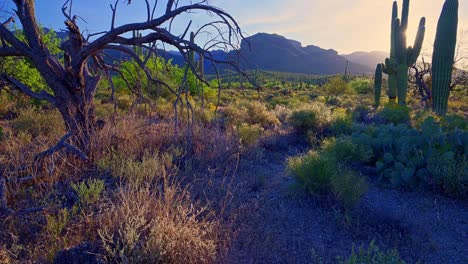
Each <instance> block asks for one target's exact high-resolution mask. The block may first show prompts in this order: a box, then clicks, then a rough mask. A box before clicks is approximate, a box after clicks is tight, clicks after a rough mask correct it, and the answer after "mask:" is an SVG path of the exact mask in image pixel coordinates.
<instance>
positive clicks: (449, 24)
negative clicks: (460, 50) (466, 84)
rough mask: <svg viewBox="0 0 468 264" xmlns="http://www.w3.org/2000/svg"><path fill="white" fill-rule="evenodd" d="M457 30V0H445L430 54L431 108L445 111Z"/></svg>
mask: <svg viewBox="0 0 468 264" xmlns="http://www.w3.org/2000/svg"><path fill="white" fill-rule="evenodd" d="M457 30H458V0H447V1H445V4H444V7H443V9H442V14H441V15H440V18H439V22H438V24H437V33H436V38H435V42H434V52H433V54H432V110H433V111H434V112H435V113H436V114H437V115H445V114H446V113H447V107H448V98H449V94H450V83H451V81H452V69H453V63H454V59H455V47H456V44H457Z"/></svg>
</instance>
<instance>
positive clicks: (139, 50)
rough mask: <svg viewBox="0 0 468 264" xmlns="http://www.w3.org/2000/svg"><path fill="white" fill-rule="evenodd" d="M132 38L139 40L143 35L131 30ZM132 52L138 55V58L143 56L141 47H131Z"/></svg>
mask: <svg viewBox="0 0 468 264" xmlns="http://www.w3.org/2000/svg"><path fill="white" fill-rule="evenodd" d="M132 37H133V38H141V37H143V34H141V33H140V32H139V31H138V30H133V31H132ZM133 51H134V52H135V53H136V55H138V57H142V56H143V49H142V47H141V46H136V45H135V46H133Z"/></svg>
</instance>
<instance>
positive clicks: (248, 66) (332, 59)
mask: <svg viewBox="0 0 468 264" xmlns="http://www.w3.org/2000/svg"><path fill="white" fill-rule="evenodd" d="M45 30H46V32H48V31H49V30H51V29H45ZM57 35H58V37H59V38H61V39H62V40H65V39H66V37H67V35H66V33H64V32H57ZM107 53H108V54H109V55H111V56H110V57H111V58H114V59H117V60H122V59H123V60H126V59H129V56H128V55H127V54H124V53H122V52H119V51H115V50H108V51H107ZM211 53H212V55H213V57H214V58H215V59H217V60H226V59H227V58H229V59H230V60H231V59H233V60H235V61H239V65H240V66H241V69H242V70H255V69H260V70H265V71H275V72H286V73H303V74H315V75H329V74H342V73H343V72H344V70H345V67H346V61H347V60H349V61H350V63H349V69H350V71H351V73H352V74H362V73H372V72H373V71H374V68H375V64H377V62H375V63H369V61H368V60H365V59H362V58H368V57H373V56H370V55H369V56H367V55H366V54H365V53H360V52H357V53H353V54H350V55H346V56H350V57H349V58H347V57H344V56H340V55H339V54H338V52H337V51H336V50H333V49H323V48H320V47H317V46H314V45H309V46H305V47H303V46H302V44H301V43H300V42H298V41H296V40H291V39H287V38H285V37H283V36H280V35H277V34H267V33H258V34H255V35H253V36H251V37H248V38H246V39H244V40H242V42H241V48H240V50H239V51H231V52H228V53H226V52H224V51H221V50H215V51H212V52H211ZM359 54H362V55H359ZM370 54H374V53H370ZM159 55H160V56H162V57H163V58H165V59H167V60H170V59H172V62H173V63H174V64H177V65H183V63H184V60H183V58H182V56H181V55H180V53H179V52H177V51H171V50H169V51H163V50H159ZM107 59H110V58H107ZM381 61H383V60H381ZM219 68H220V70H223V69H226V66H221V65H220V66H219ZM205 71H206V72H207V73H208V74H214V73H215V71H214V69H213V66H212V65H211V63H210V62H208V61H205Z"/></svg>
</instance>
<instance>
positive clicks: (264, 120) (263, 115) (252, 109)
mask: <svg viewBox="0 0 468 264" xmlns="http://www.w3.org/2000/svg"><path fill="white" fill-rule="evenodd" d="M245 108H246V109H247V121H248V123H249V124H252V125H254V124H259V125H260V126H262V127H263V128H270V127H274V126H276V125H279V124H280V122H279V120H278V118H276V116H275V115H274V114H273V113H271V112H270V111H268V110H267V108H266V105H265V104H264V103H260V102H257V101H253V102H250V103H248V104H246V105H245Z"/></svg>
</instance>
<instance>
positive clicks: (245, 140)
mask: <svg viewBox="0 0 468 264" xmlns="http://www.w3.org/2000/svg"><path fill="white" fill-rule="evenodd" d="M264 130H265V129H263V127H261V126H260V125H258V124H255V125H249V124H246V123H243V124H240V125H239V126H238V127H237V129H236V131H237V135H238V136H239V139H240V141H241V144H244V145H246V146H249V145H252V144H254V143H255V142H256V141H257V140H258V139H259V138H260V137H261V136H262V133H263V131H264Z"/></svg>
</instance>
